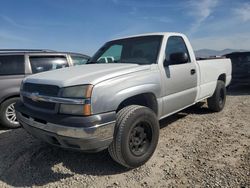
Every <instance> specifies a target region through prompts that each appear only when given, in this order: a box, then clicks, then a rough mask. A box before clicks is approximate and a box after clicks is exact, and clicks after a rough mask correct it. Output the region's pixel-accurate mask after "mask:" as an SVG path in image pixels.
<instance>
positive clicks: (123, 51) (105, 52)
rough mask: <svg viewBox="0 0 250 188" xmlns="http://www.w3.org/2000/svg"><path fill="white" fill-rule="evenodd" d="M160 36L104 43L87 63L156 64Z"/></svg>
mask: <svg viewBox="0 0 250 188" xmlns="http://www.w3.org/2000/svg"><path fill="white" fill-rule="evenodd" d="M161 41H162V36H159V35H157V36H152V35H151V36H144V37H134V38H127V39H121V40H115V41H111V42H108V43H106V44H105V45H104V46H103V47H102V48H100V49H99V50H98V51H97V53H96V54H95V55H94V56H93V58H92V59H91V60H90V62H89V63H134V64H139V65H148V64H153V63H156V61H157V57H158V53H159V49H160V45H161Z"/></svg>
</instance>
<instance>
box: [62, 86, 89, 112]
mask: <svg viewBox="0 0 250 188" xmlns="http://www.w3.org/2000/svg"><path fill="white" fill-rule="evenodd" d="M92 89H93V85H80V86H72V87H66V88H64V89H63V91H62V95H61V96H62V97H65V98H73V99H83V100H84V101H85V102H84V104H61V105H60V113H62V114H72V115H91V104H90V103H91V99H90V97H91V93H92Z"/></svg>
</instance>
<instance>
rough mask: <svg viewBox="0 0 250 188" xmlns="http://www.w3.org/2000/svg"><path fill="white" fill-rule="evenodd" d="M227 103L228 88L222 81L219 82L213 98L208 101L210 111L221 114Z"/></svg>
mask: <svg viewBox="0 0 250 188" xmlns="http://www.w3.org/2000/svg"><path fill="white" fill-rule="evenodd" d="M225 102H226V87H225V83H224V82H223V81H221V80H218V81H217V86H216V89H215V92H214V94H213V96H212V97H210V98H208V99H207V103H208V107H209V109H211V110H213V111H215V112H220V111H221V110H223V108H224V106H225Z"/></svg>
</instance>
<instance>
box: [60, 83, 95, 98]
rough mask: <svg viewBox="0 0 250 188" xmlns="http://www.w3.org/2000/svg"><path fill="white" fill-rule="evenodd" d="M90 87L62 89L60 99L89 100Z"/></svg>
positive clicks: (81, 86)
mask: <svg viewBox="0 0 250 188" xmlns="http://www.w3.org/2000/svg"><path fill="white" fill-rule="evenodd" d="M92 88H93V86H92V85H80V86H72V87H66V88H64V89H63V92H62V97H67V98H84V99H85V98H90V97H91V92H92Z"/></svg>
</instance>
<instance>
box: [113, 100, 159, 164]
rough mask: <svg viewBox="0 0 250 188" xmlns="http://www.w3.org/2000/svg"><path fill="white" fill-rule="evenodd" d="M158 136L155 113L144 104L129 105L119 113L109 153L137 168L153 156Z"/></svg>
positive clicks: (119, 161) (117, 160)
mask: <svg viewBox="0 0 250 188" xmlns="http://www.w3.org/2000/svg"><path fill="white" fill-rule="evenodd" d="M158 138H159V122H158V120H157V117H156V115H155V113H154V112H153V111H152V110H151V109H149V108H147V107H144V106H138V105H131V106H127V107H125V108H123V109H121V110H120V111H119V112H118V114H117V122H116V130H115V132H114V139H113V142H112V143H111V145H110V146H109V153H110V155H111V157H112V158H113V159H114V160H115V161H116V162H118V163H119V164H121V165H123V166H125V167H127V168H136V167H139V166H141V165H143V164H144V163H146V162H147V161H148V160H149V159H150V158H151V156H152V155H153V153H154V151H155V148H156V146H157V143H158Z"/></svg>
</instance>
